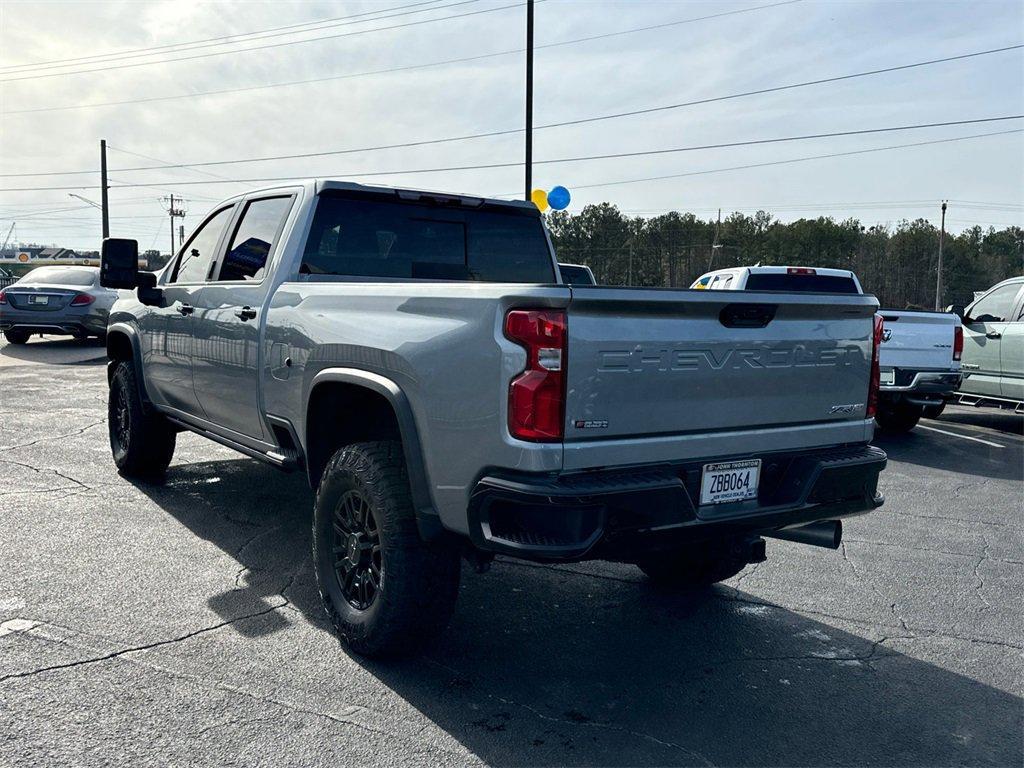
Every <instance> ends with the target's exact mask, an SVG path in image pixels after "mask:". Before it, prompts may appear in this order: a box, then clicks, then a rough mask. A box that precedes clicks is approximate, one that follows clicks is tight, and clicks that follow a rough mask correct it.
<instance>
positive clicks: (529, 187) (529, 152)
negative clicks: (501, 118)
mask: <svg viewBox="0 0 1024 768" xmlns="http://www.w3.org/2000/svg"><path fill="white" fill-rule="evenodd" d="M532 192H533V0H526V192H525V197H524V198H523V199H524V200H526V201H527V202H529V200H530V194H531V193H532Z"/></svg>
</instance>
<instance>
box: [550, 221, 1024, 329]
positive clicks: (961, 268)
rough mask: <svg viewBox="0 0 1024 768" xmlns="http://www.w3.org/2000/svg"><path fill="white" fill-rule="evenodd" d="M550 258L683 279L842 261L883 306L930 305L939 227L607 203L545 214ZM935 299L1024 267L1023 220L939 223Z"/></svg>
mask: <svg viewBox="0 0 1024 768" xmlns="http://www.w3.org/2000/svg"><path fill="white" fill-rule="evenodd" d="M547 222H548V227H549V229H550V232H551V237H552V240H553V241H554V245H555V250H556V252H557V254H558V260H559V261H561V262H566V263H575V264H586V265H588V266H589V267H590V268H591V269H592V270H593V272H594V276H595V277H596V278H597V281H598V283H600V284H604V285H633V286H648V287H684V288H685V287H689V285H690V284H691V283H692V282H693V281H694V280H695V279H696V278H697V277H699V276H700V275H702V274H703V273H705V272H708V271H710V270H711V269H721V268H723V267H735V266H750V265H753V264H761V265H791V266H807V267H834V268H839V269H849V270H852V271H853V272H855V273H856V274H857V277H858V278H859V279H860V281H861V284H862V285H863V287H864V290H865V291H867V292H869V293H873V294H875V295H876V296H877V297H878V299H879V301H880V302H881V304H882V306H886V307H892V308H897V309H908V308H921V309H931V308H932V307H934V305H935V277H936V269H937V266H938V254H939V230H938V228H937V227H936V226H934V225H933V224H931V223H930V222H928V221H927V220H925V219H915V220H913V221H908V220H903V221H900V222H899V223H898V224H896V225H894V226H892V227H889V226H884V225H875V226H870V227H866V226H864V225H862V224H861V223H860V221H859V220H857V219H855V218H849V219H844V220H842V221H837V220H836V219H834V218H832V217H829V216H822V217H819V218H816V219H799V220H798V221H793V222H790V223H783V222H780V221H777V220H775V218H774V217H773V216H772V215H771V214H770V213H767V212H765V211H758V212H757V213H755V214H754V215H753V216H748V215H746V214H743V213H738V212H737V213H733V214H731V215H729V216H728V217H727V218H724V219H722V221H721V224H720V225H719V224H718V222H717V220H716V219H709V220H703V219H700V218H698V217H697V216H695V215H694V214H692V213H680V212H676V211H673V212H671V213H666V214H663V215H661V216H655V217H652V218H644V217H640V216H627V215H625V214H623V213H622V211H620V210H619V209H618V208H617V207H616V206H615V205H612V204H611V203H601V204H600V205H588V206H586V207H585V208H584V209H583V210H582V211H580V212H579V213H575V214H570V213H568V212H566V211H554V212H551V213H549V214H547ZM942 261H943V269H942V273H943V275H942V278H943V279H942V285H943V290H942V297H941V301H940V305H941V306H943V307H945V306H946V305H948V304H969V303H970V302H971V300H972V299H973V297H974V292H975V291H982V290H986V289H987V288H989V287H990V286H992V285H994V284H995V283H997V282H999V281H1000V280H1004V279H1006V278H1008V277H1012V276H1014V275H1020V274H1021V273H1022V272H1024V229H1021V228H1020V227H1016V226H1013V227H1007V228H1004V229H1000V230H997V229H995V228H993V227H989V228H988V229H987V230H986V229H982V228H981V227H979V226H975V227H972V228H970V229H967V230H964V231H963V232H961V233H960V234H958V235H956V236H951V235H950V233H949V232H947V233H946V237H945V242H944V247H943V259H942Z"/></svg>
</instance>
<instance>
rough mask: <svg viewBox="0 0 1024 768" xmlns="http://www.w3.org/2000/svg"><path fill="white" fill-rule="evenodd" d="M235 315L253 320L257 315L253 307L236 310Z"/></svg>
mask: <svg viewBox="0 0 1024 768" xmlns="http://www.w3.org/2000/svg"><path fill="white" fill-rule="evenodd" d="M235 317H237V318H239V319H240V320H252V319H253V318H255V317H256V310H255V309H253V308H252V307H242V308H241V309H240V310H238V311H237V312H235Z"/></svg>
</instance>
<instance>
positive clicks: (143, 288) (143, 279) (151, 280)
mask: <svg viewBox="0 0 1024 768" xmlns="http://www.w3.org/2000/svg"><path fill="white" fill-rule="evenodd" d="M138 282H139V290H138V291H136V293H137V294H138V296H139V301H140V302H142V303H143V304H146V305H147V306H150V307H162V306H163V305H164V292H163V291H162V290H160V289H159V288H157V287H156V272H139V277H138Z"/></svg>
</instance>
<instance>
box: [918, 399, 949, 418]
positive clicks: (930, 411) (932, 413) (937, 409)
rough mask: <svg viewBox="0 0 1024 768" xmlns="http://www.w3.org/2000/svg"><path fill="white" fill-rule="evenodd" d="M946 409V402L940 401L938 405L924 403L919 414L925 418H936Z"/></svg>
mask: <svg viewBox="0 0 1024 768" xmlns="http://www.w3.org/2000/svg"><path fill="white" fill-rule="evenodd" d="M944 410H946V403H945V402H942V403H939V404H938V405H926V406H925V407H924V410H923V411H922V413H921V415H922V416H924V417H925V418H926V419H937V418H939V416H941V415H942V412H943V411H944Z"/></svg>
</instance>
